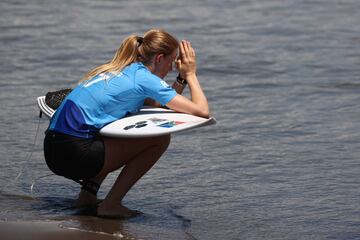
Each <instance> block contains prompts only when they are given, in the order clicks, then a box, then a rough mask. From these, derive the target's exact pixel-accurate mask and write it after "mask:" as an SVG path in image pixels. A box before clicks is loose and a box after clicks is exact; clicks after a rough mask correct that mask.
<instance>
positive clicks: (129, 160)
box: [97, 135, 170, 217]
mask: <svg viewBox="0 0 360 240" xmlns="http://www.w3.org/2000/svg"><path fill="white" fill-rule="evenodd" d="M104 142H105V163H104V167H103V169H102V170H101V172H100V173H99V175H98V176H97V178H99V179H100V180H101V181H102V180H103V179H104V178H105V176H106V175H107V174H108V173H110V172H113V171H115V170H117V169H119V168H121V167H123V166H124V168H123V169H122V171H121V172H120V174H119V176H118V178H117V179H116V181H115V183H114V185H113V186H112V188H111V190H110V192H109V193H108V195H107V196H106V198H105V199H104V201H103V202H102V203H101V204H100V205H99V208H98V215H99V216H103V217H130V216H132V215H134V214H135V213H136V212H135V211H131V210H129V209H128V208H126V207H124V206H122V204H121V201H122V199H123V198H124V196H125V195H126V193H127V192H128V191H129V190H130V189H131V187H132V186H133V185H134V184H135V183H136V182H137V181H138V180H139V179H140V178H141V177H142V176H143V175H144V174H145V173H146V172H147V171H148V170H149V169H150V168H151V167H152V166H153V165H154V164H155V163H156V162H157V160H158V159H159V158H160V157H161V155H162V154H163V153H164V152H165V150H166V149H167V147H168V145H169V143H170V135H166V136H160V137H153V138H141V139H131V138H129V139H124V138H104Z"/></svg>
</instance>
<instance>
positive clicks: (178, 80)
mask: <svg viewBox="0 0 360 240" xmlns="http://www.w3.org/2000/svg"><path fill="white" fill-rule="evenodd" d="M176 82H177V83H179V84H181V85H186V84H187V81H186V79H185V78H182V77H181V76H180V73H179V74H178V75H177V77H176Z"/></svg>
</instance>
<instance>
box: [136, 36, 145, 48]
mask: <svg viewBox="0 0 360 240" xmlns="http://www.w3.org/2000/svg"><path fill="white" fill-rule="evenodd" d="M143 41H144V38H143V37H138V39H137V42H138V47H140V45H141V44H142V43H143Z"/></svg>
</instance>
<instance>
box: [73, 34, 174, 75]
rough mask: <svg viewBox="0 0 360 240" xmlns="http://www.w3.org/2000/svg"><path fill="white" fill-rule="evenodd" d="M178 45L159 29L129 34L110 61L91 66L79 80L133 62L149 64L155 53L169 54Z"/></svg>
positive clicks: (117, 68)
mask: <svg viewBox="0 0 360 240" xmlns="http://www.w3.org/2000/svg"><path fill="white" fill-rule="evenodd" d="M178 47H179V43H178V41H177V40H176V38H174V37H173V36H171V35H170V34H169V33H167V32H165V31H164V30H161V29H152V30H150V31H148V32H146V33H145V34H144V37H139V36H136V35H130V36H129V37H127V38H126V39H124V41H123V42H122V43H121V45H120V47H119V48H118V50H117V51H116V53H115V55H114V57H113V59H112V60H111V61H110V62H108V63H105V64H102V65H100V66H98V67H95V68H93V69H92V70H90V71H89V72H87V73H86V74H85V76H84V77H83V78H82V79H81V80H80V81H86V80H88V79H91V78H93V77H95V76H96V75H99V74H100V73H105V72H120V71H122V70H123V69H124V68H125V67H126V66H128V65H130V64H131V63H134V62H142V63H143V64H144V65H149V64H151V61H152V59H153V57H154V56H155V55H156V54H164V55H166V56H167V55H171V54H172V53H173V52H174V50H176V49H177V48H178Z"/></svg>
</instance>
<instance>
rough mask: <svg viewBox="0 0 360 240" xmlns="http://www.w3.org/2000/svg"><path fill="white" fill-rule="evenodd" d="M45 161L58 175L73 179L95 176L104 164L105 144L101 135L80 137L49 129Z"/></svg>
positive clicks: (45, 144) (45, 141)
mask: <svg viewBox="0 0 360 240" xmlns="http://www.w3.org/2000/svg"><path fill="white" fill-rule="evenodd" d="M44 155H45V161H46V164H47V165H48V167H49V169H50V170H51V171H52V172H54V173H55V174H57V175H60V176H64V177H66V178H69V179H72V180H86V179H89V178H92V177H95V176H96V175H97V174H98V173H99V172H100V171H101V169H102V168H103V166H104V159H105V145H104V141H103V140H102V138H100V137H94V138H78V137H73V136H70V135H67V134H61V133H56V132H53V131H48V132H47V133H46V136H45V139H44Z"/></svg>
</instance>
